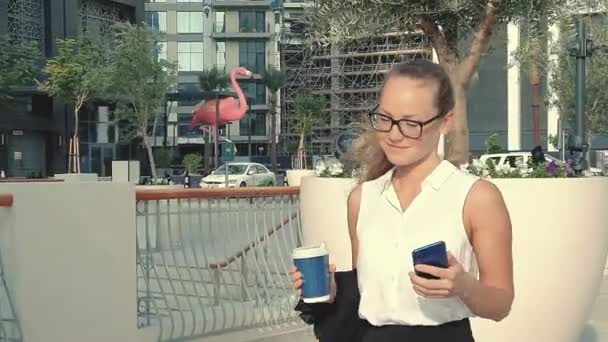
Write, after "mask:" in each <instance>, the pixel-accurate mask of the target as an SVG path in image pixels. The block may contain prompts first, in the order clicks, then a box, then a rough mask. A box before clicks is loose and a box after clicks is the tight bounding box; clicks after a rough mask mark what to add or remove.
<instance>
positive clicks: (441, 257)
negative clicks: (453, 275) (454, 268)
mask: <svg viewBox="0 0 608 342" xmlns="http://www.w3.org/2000/svg"><path fill="white" fill-rule="evenodd" d="M412 260H413V261H414V266H416V265H418V264H425V265H431V266H435V267H442V268H448V252H447V249H446V247H445V242H443V241H437V242H434V243H432V244H430V245H426V246H422V247H420V248H416V249H415V250H414V251H412ZM416 274H417V275H418V276H420V277H423V278H427V279H438V278H437V277H435V276H432V275H430V274H428V273H424V272H418V271H416Z"/></svg>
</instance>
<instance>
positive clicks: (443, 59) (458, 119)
mask: <svg viewBox="0 0 608 342" xmlns="http://www.w3.org/2000/svg"><path fill="white" fill-rule="evenodd" d="M494 2H496V0H487V1H486V5H485V10H484V11H485V15H484V17H483V18H482V19H481V21H480V22H479V25H478V26H477V29H476V30H475V32H474V34H473V40H472V42H471V45H470V47H469V51H468V52H467V54H466V56H465V57H464V58H462V59H461V58H460V57H459V55H458V50H457V49H456V48H455V47H456V46H457V45H458V44H457V37H456V36H455V35H449V36H448V37H446V35H445V33H444V32H442V30H441V29H440V28H439V26H438V25H437V23H436V22H435V21H434V20H433V19H432V18H430V17H427V16H421V17H420V18H419V25H420V27H421V29H422V31H423V32H424V33H425V34H426V35H427V36H428V37H430V38H431V44H432V46H433V48H434V49H435V51H436V52H437V56H438V57H439V63H440V64H441V65H442V66H444V67H445V68H446V70H447V71H448V74H449V75H450V77H452V83H453V85H454V98H455V101H456V104H455V107H454V120H453V125H452V129H451V130H450V132H449V133H448V135H447V136H446V141H447V151H446V158H445V159H447V160H449V161H450V162H452V163H453V164H454V165H457V166H459V165H461V164H465V163H467V162H468V161H469V129H468V123H467V95H468V90H469V83H470V81H471V78H472V77H473V75H474V74H475V72H476V71H477V67H478V66H479V61H480V60H481V58H482V57H483V55H484V54H485V53H486V51H487V50H488V47H489V45H490V37H491V36H492V30H493V28H494V26H495V25H496V22H497V17H496V6H495V5H494ZM448 38H450V39H452V40H448Z"/></svg>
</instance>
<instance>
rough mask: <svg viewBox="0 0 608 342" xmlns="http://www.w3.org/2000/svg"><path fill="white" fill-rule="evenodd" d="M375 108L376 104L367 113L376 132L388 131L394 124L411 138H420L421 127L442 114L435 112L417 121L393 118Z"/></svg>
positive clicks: (404, 134)
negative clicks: (427, 117) (429, 116)
mask: <svg viewBox="0 0 608 342" xmlns="http://www.w3.org/2000/svg"><path fill="white" fill-rule="evenodd" d="M377 110H378V106H376V107H375V108H374V109H373V110H372V111H371V112H370V113H369V121H370V124H371V125H372V128H374V129H375V130H376V131H378V132H384V133H387V132H390V131H391V129H393V126H394V125H397V127H398V128H399V132H401V134H403V136H405V137H408V138H412V139H418V138H420V136H421V135H422V129H423V128H424V126H426V125H428V124H430V123H431V122H433V121H435V120H437V119H439V118H440V117H442V116H443V115H442V114H437V115H435V116H433V117H432V118H430V119H428V120H426V121H418V120H411V119H399V120H395V119H393V118H391V117H390V116H388V115H386V114H382V113H378V112H377Z"/></svg>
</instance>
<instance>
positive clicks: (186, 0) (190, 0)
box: [177, 0, 203, 2]
mask: <svg viewBox="0 0 608 342" xmlns="http://www.w3.org/2000/svg"><path fill="white" fill-rule="evenodd" d="M177 2H203V0H177Z"/></svg>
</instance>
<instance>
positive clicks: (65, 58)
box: [39, 36, 111, 173]
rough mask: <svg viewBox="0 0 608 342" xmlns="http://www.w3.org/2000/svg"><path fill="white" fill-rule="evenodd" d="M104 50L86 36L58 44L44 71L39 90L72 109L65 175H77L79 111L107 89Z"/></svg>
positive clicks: (106, 62)
mask: <svg viewBox="0 0 608 342" xmlns="http://www.w3.org/2000/svg"><path fill="white" fill-rule="evenodd" d="M105 51H106V49H104V48H102V46H101V45H100V43H99V42H98V41H96V40H93V39H91V38H90V37H88V36H81V37H79V38H78V39H76V40H75V39H64V40H61V39H60V40H58V41H57V54H56V55H55V56H54V57H53V58H51V59H49V60H48V61H47V64H46V66H45V67H44V69H43V72H44V74H45V75H46V76H47V78H46V80H45V81H44V82H43V83H40V84H39V86H40V89H41V90H43V91H46V92H47V93H48V94H49V95H50V96H58V97H61V98H63V99H64V100H65V101H66V102H70V103H71V104H72V105H73V106H74V133H73V134H72V138H71V139H70V148H69V149H70V151H69V161H68V172H70V173H72V172H75V173H78V172H80V140H79V138H78V128H79V126H78V119H79V113H80V109H82V107H83V106H84V105H85V104H86V103H87V102H88V101H90V100H91V99H93V98H95V97H96V96H102V95H103V94H104V93H105V91H106V89H107V87H108V85H109V77H108V75H110V74H111V71H110V70H111V66H110V65H109V63H108V59H107V54H106V53H105Z"/></svg>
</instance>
